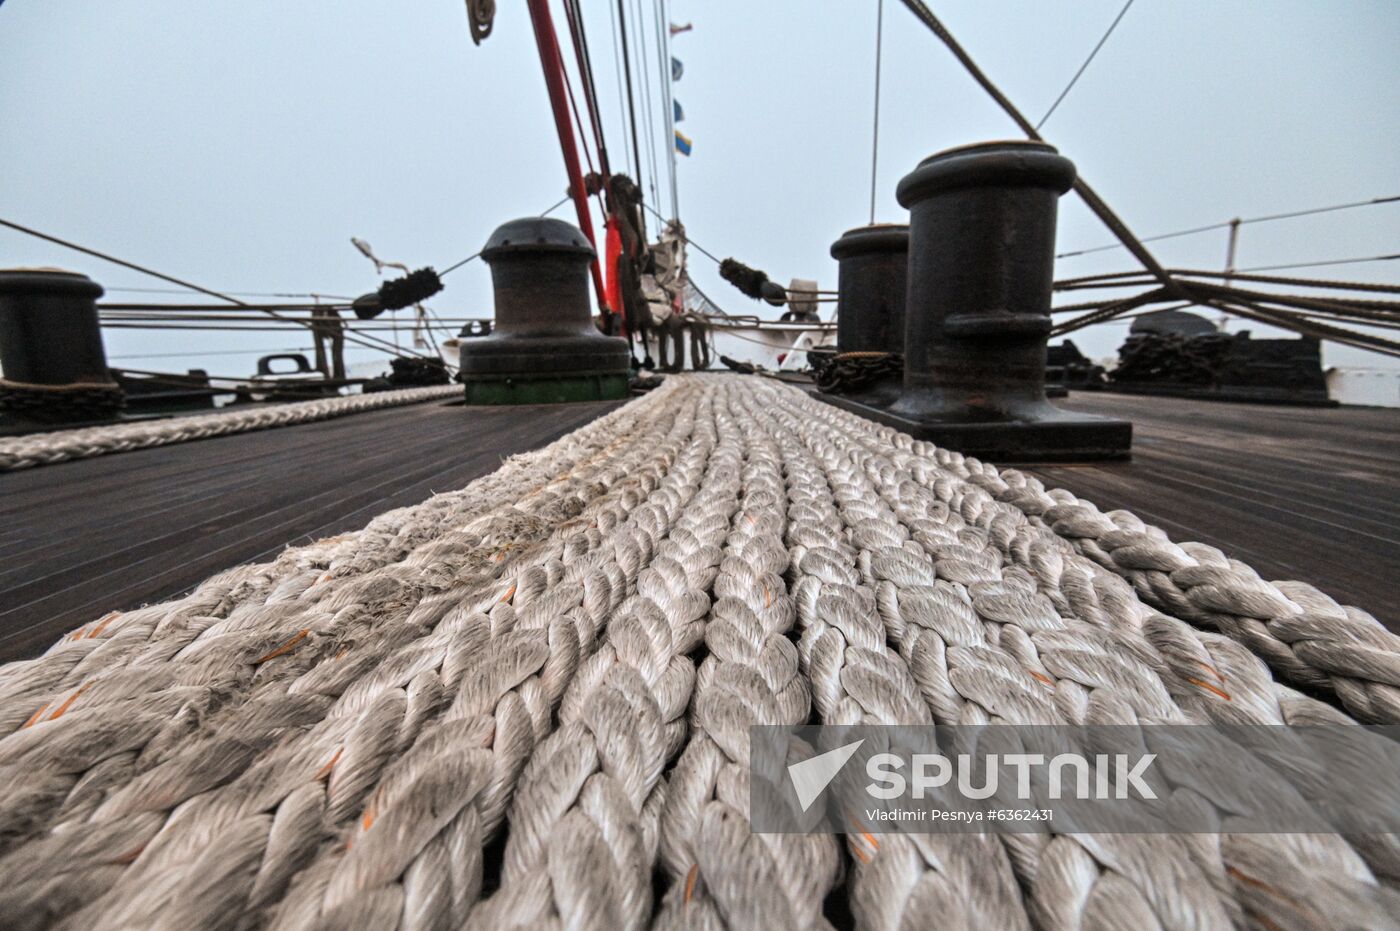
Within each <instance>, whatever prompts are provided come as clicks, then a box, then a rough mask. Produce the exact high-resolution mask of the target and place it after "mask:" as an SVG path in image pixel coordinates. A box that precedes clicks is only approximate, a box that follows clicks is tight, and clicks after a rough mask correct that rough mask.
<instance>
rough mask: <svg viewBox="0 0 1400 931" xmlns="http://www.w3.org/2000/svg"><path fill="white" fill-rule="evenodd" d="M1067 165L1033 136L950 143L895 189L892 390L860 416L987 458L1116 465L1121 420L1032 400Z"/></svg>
mask: <svg viewBox="0 0 1400 931" xmlns="http://www.w3.org/2000/svg"><path fill="white" fill-rule="evenodd" d="M1073 183H1074V164H1073V163H1072V162H1070V160H1069V159H1067V158H1064V157H1063V156H1061V155H1060V154H1059V153H1058V152H1056V151H1055V149H1054V147H1052V146H1049V145H1045V144H1044V143H1036V142H989V143H983V144H981V145H973V146H966V147H962V148H957V149H950V150H948V151H946V152H940V153H938V154H937V155H933V156H931V157H929V158H927V159H925V160H924V161H923V162H921V163H920V164H919V166H918V167H917V168H916V169H915V170H914V171H913V172H911V173H910V174H908V175H906V176H905V177H904V179H903V180H901V181H900V183H899V188H898V197H899V202H900V203H901V204H902V205H904V206H905V207H907V208H909V220H910V222H909V292H908V300H907V303H906V305H905V329H904V385H903V390H902V392H901V393H900V396H899V398H898V399H897V400H895V401H894V402H893V403H892V404H890V405H889V407H888V408H886V409H884V410H883V411H878V410H877V411H873V412H871V411H864V412H863V413H866V414H867V416H871V417H874V418H875V419H877V420H880V421H882V422H883V423H887V424H889V425H891V426H894V427H896V428H898V429H900V430H903V431H905V432H907V433H909V434H911V435H913V436H914V437H915V438H917V439H922V440H927V441H930V442H933V443H937V444H938V445H940V446H945V447H947V448H949V449H955V450H958V451H960V452H963V453H966V454H968V455H974V456H978V457H981V458H986V459H990V460H993V461H1029V460H1067V459H1103V458H1119V457H1123V456H1126V455H1127V454H1128V450H1129V446H1130V444H1131V442H1132V424H1130V423H1127V422H1126V421H1120V420H1109V419H1107V418H1102V417H1093V416H1090V415H1087V414H1076V413H1071V412H1068V411H1063V410H1061V409H1059V408H1057V407H1055V406H1054V405H1052V404H1050V403H1049V402H1048V401H1047V400H1046V398H1045V342H1046V338H1047V337H1048V335H1049V333H1050V297H1051V286H1052V276H1053V270H1054V258H1055V218H1056V210H1057V206H1058V200H1059V198H1060V196H1061V195H1062V194H1064V193H1065V192H1066V191H1068V190H1069V189H1070V187H1071V186H1072V185H1073Z"/></svg>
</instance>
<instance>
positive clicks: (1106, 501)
mask: <svg viewBox="0 0 1400 931" xmlns="http://www.w3.org/2000/svg"><path fill="white" fill-rule="evenodd" d="M1060 403H1061V404H1062V405H1063V406H1065V407H1068V408H1071V409H1073V410H1078V411H1083V412H1086V413H1091V414H1103V415H1106V416H1114V417H1121V418H1125V419H1128V420H1131V421H1133V458H1132V461H1131V462H1118V463H1096V464H1084V465H1056V466H1038V467H1034V468H1028V469H1027V470H1026V471H1029V472H1034V473H1035V474H1036V475H1037V476H1039V477H1040V479H1041V480H1042V481H1044V482H1045V483H1046V484H1047V485H1052V486H1058V487H1061V488H1066V489H1068V490H1069V491H1072V492H1073V493H1074V494H1076V495H1078V496H1079V497H1081V498H1086V499H1088V500H1090V501H1093V502H1094V503H1095V504H1097V505H1098V506H1099V507H1100V508H1103V509H1104V510H1110V509H1113V508H1124V509H1127V510H1130V511H1132V512H1134V513H1135V514H1137V515H1138V516H1139V517H1141V518H1142V519H1143V520H1145V521H1148V522H1149V523H1153V524H1156V525H1158V526H1159V527H1161V528H1162V529H1164V530H1166V531H1167V533H1168V534H1169V535H1170V536H1171V538H1172V539H1173V540H1175V541H1177V542H1178V543H1180V542H1186V541H1188V540H1190V541H1197V542H1201V543H1208V544H1210V545H1212V546H1215V547H1218V548H1220V549H1221V550H1223V551H1224V552H1225V553H1227V554H1228V555H1230V556H1232V557H1234V558H1237V559H1239V560H1241V561H1243V562H1245V563H1248V564H1249V565H1251V566H1253V567H1254V568H1255V569H1256V570H1258V572H1259V573H1260V575H1262V576H1264V577H1265V578H1267V579H1275V580H1279V579H1301V580H1303V581H1305V582H1309V583H1311V584H1313V585H1315V586H1317V587H1318V588H1320V589H1322V591H1324V592H1326V593H1327V594H1329V595H1331V596H1332V597H1333V598H1336V599H1337V600H1338V601H1341V602H1342V603H1344V604H1352V605H1356V606H1358V607H1361V608H1364V609H1365V610H1367V611H1370V612H1371V613H1373V614H1375V616H1376V617H1377V618H1378V619H1380V620H1381V621H1382V622H1383V623H1384V624H1386V626H1387V627H1389V628H1390V629H1391V630H1394V631H1397V632H1400V625H1397V621H1400V617H1397V613H1396V611H1395V609H1394V601H1395V594H1396V590H1397V589H1396V582H1395V570H1396V566H1397V565H1400V410H1383V409H1377V408H1302V407H1287V406H1272V405H1260V404H1224V403H1218V402H1212V401H1192V400H1184V399H1174V398H1148V397H1135V396H1127V395H1111V394H1092V393H1084V392H1078V393H1075V394H1074V395H1073V396H1072V397H1071V398H1070V399H1068V400H1066V401H1062V402H1060Z"/></svg>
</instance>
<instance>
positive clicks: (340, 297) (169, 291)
mask: <svg viewBox="0 0 1400 931" xmlns="http://www.w3.org/2000/svg"><path fill="white" fill-rule="evenodd" d="M102 290H104V291H117V292H122V293H125V294H188V293H189V289H188V288H112V287H108V286H107V285H103V286H102ZM222 293H224V294H232V295H233V296H234V297H313V298H316V297H320V298H326V299H328V300H332V301H353V300H354V298H353V297H350V296H348V295H345V294H321V293H316V292H312V291H296V292H292V291H224V292H222ZM305 306H307V307H310V306H313V305H311V304H307V305H305Z"/></svg>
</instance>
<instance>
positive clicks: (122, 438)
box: [0, 360, 461, 472]
mask: <svg viewBox="0 0 1400 931" xmlns="http://www.w3.org/2000/svg"><path fill="white" fill-rule="evenodd" d="M395 361H398V360H395ZM460 391H461V389H459V388H456V387H453V386H450V385H447V386H441V387H433V388H412V389H408V390H405V391H383V392H377V393H374V394H355V395H350V396H348V397H343V398H329V399H326V400H323V401H299V402H294V403H291V404H269V405H267V406H264V407H258V408H254V409H251V410H247V409H245V410H237V411H229V412H227V413H220V414H200V415H197V416H192V417H172V418H169V419H166V420H153V421H147V422H144V423H125V424H114V425H112V426H106V427H86V428H83V429H79V430H56V431H53V432H50V433H36V434H31V435H29V436H21V437H16V438H13V439H0V472H13V471H16V470H18V469H30V468H33V467H34V466H41V465H51V464H53V463H55V462H65V461H67V460H69V459H87V458H90V457H92V456H105V455H107V454H108V453H125V452H130V451H131V450H133V449H146V448H147V447H150V446H167V445H169V444H171V443H184V442H188V441H190V440H205V439H209V438H210V437H215V436H227V435H229V434H231V433H246V432H248V431H249V430H268V429H272V428H274V427H290V426H292V425H294V424H299V423H310V422H311V421H314V420H330V419H332V418H335V417H344V416H345V415H346V414H358V413H361V412H363V411H373V410H379V409H381V408H385V407H400V406H402V405H405V404H421V403H422V402H424V401H437V400H442V399H444V398H449V397H452V396H453V395H455V394H458V393H460Z"/></svg>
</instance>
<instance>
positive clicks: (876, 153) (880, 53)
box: [870, 0, 1131, 226]
mask: <svg viewBox="0 0 1400 931" xmlns="http://www.w3.org/2000/svg"><path fill="white" fill-rule="evenodd" d="M1130 2H1131V0H1130ZM884 51H885V0H875V128H874V130H873V131H872V133H871V135H872V137H873V138H872V140H871V143H870V225H871V226H874V225H875V181H876V177H877V175H878V173H879V167H880V66H881V64H882V63H883V61H884Z"/></svg>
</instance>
